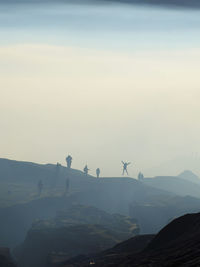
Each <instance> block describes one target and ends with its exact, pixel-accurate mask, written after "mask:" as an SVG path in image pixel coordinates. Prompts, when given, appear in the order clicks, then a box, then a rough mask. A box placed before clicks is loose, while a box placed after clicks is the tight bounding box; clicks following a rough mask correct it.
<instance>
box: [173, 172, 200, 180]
mask: <svg viewBox="0 0 200 267" xmlns="http://www.w3.org/2000/svg"><path fill="white" fill-rule="evenodd" d="M178 177H180V178H183V179H185V180H188V181H190V182H193V183H200V179H199V177H198V176H197V175H196V174H194V173H193V172H192V171H191V170H185V171H183V172H181V173H180V174H179V175H178Z"/></svg>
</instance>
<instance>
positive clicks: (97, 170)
mask: <svg viewBox="0 0 200 267" xmlns="http://www.w3.org/2000/svg"><path fill="white" fill-rule="evenodd" d="M100 172H101V171H100V169H99V168H97V169H96V175H97V178H99V175H100Z"/></svg>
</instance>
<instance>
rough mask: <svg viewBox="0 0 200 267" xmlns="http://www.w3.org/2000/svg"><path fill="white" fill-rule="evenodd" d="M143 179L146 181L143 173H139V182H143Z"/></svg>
mask: <svg viewBox="0 0 200 267" xmlns="http://www.w3.org/2000/svg"><path fill="white" fill-rule="evenodd" d="M143 179H144V175H143V174H142V173H141V172H139V174H138V180H140V181H142V180H143Z"/></svg>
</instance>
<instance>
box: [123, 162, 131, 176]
mask: <svg viewBox="0 0 200 267" xmlns="http://www.w3.org/2000/svg"><path fill="white" fill-rule="evenodd" d="M122 164H123V172H122V175H124V173H125V172H126V174H127V175H128V170H127V167H128V165H130V164H131V163H130V162H124V161H122Z"/></svg>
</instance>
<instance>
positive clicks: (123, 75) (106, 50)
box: [0, 8, 200, 177]
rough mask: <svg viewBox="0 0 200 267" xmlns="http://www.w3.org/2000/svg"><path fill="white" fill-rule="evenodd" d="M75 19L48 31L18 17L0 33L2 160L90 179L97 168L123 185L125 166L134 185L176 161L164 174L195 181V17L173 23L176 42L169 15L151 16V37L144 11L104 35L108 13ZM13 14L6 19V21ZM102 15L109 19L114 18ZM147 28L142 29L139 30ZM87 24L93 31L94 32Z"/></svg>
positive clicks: (198, 110) (199, 85) (198, 57)
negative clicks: (185, 174) (68, 160)
mask: <svg viewBox="0 0 200 267" xmlns="http://www.w3.org/2000/svg"><path fill="white" fill-rule="evenodd" d="M74 10H75V9H73V12H74ZM80 10H81V12H83V13H81V12H78V13H73V12H71V11H69V10H68V11H67V15H66V13H65V11H64V10H63V9H62V14H64V16H66V18H69V17H70V20H69V21H67V22H66V21H65V19H63V21H65V24H64V28H62V26H63V25H62V23H63V21H59V23H60V24H59V25H57V26H56V27H55V28H52V29H50V28H48V27H50V26H49V25H48V26H45V25H43V26H42V28H39V25H38V26H37V27H36V26H35V27H32V26H30V25H29V26H27V25H26V23H24V25H22V24H23V23H22V21H21V22H19V19H18V17H17V16H19V14H18V13H16V15H15V16H16V18H15V19H16V20H15V21H16V24H17V23H19V25H16V26H14V21H13V22H10V24H9V26H8V24H5V27H2V26H1V27H0V30H2V34H3V35H1V36H3V37H1V41H2V42H1V46H0V88H1V89H0V109H1V110H0V111H1V113H0V114H1V117H0V123H1V131H0V147H1V149H0V157H4V158H10V159H16V160H25V161H33V162H38V163H56V162H60V163H62V164H65V157H66V156H67V155H68V154H71V155H72V157H73V167H74V168H77V169H83V167H84V165H85V164H86V163H87V164H88V166H89V168H90V169H91V174H95V169H96V168H97V167H100V168H101V170H102V175H103V176H120V175H121V165H120V164H121V160H124V161H131V162H132V165H130V168H129V171H130V175H131V176H133V177H135V176H136V175H137V173H138V172H139V171H143V172H144V174H145V176H148V175H160V174H165V172H167V171H166V169H165V168H164V167H161V168H159V165H160V164H162V163H165V162H168V161H171V162H172V164H171V165H173V160H174V159H176V160H177V159H179V158H180V159H183V160H180V162H179V164H177V165H176V166H172V167H169V172H168V173H166V174H174V175H176V174H178V172H180V171H182V170H184V169H188V168H192V170H194V171H196V172H197V173H200V169H199V167H198V166H200V165H199V164H198V161H197V159H199V156H198V153H199V151H200V141H199V136H200V125H199V114H200V105H199V99H200V90H199V89H200V79H199V69H200V49H198V48H196V47H198V44H199V43H200V42H199V43H198V39H197V38H199V37H198V36H199V35H198V34H197V32H198V31H197V32H196V31H193V30H194V28H193V27H191V28H189V27H188V22H191V25H194V24H195V22H198V23H199V24H198V23H197V25H200V20H199V16H197V17H196V19H195V18H193V15H192V14H190V16H189V15H187V16H184V14H182V13H176V15H177V16H178V18H179V20H178V23H177V29H176V30H177V33H176V32H175V31H172V29H173V23H175V24H176V22H175V18H176V16H175V14H174V13H173V12H172V17H173V19H174V20H171V19H170V18H171V17H170V16H171V15H170V14H171V13H170V12H171V11H170V12H169V11H167V12H166V11H163V12H164V14H165V16H163V15H160V14H159V16H158V14H157V11H154V10H153V11H152V10H151V12H152V14H151V15H152V18H151V19H150V21H151V27H150V26H149V27H150V28H152V32H149V30H150V28H149V29H148V31H147V29H146V26H147V25H148V21H146V14H147V12H148V10H146V9H145V16H143V17H142V18H141V16H139V18H136V17H135V16H136V14H140V15H142V14H143V13H142V11H141V10H139V13H138V12H137V10H134V12H133V13H131V12H132V11H131V9H130V8H129V9H128V10H129V13H128V18H127V17H125V16H124V13H123V12H122V11H121V9H117V10H115V11H116V12H117V13H116V17H114V18H112V23H111V24H110V25H109V27H110V29H109V30H108V29H107V28H106V25H104V26H102V28H101V25H100V22H101V21H103V20H102V14H104V12H105V9H103V10H102V11H101V12H102V13H101V12H100V11H99V9H98V12H96V15H97V19H95V20H94V17H90V14H94V12H93V10H92V11H90V12H91V13H90V12H89V11H88V10H87V9H84V11H82V9H80ZM85 10H87V12H89V13H84V12H86V11H85ZM14 11H16V10H15V9H14V8H13V10H12V11H10V9H9V8H8V9H6V12H5V14H6V15H5V14H4V13H3V14H4V15H5V17H9V18H11V17H12V16H11V15H12V12H14ZM125 11H126V10H124V12H125ZM9 12H11V13H9ZM42 12H43V11H40V13H41V14H40V17H39V19H40V21H42V14H43V13H42ZM51 12H53V11H52V10H51ZM51 12H50V11H48V12H47V13H48V16H49V14H51ZM56 12H58V10H57V11H56ZM70 12H71V13H70ZM106 12H107V13H106V16H108V17H110V14H111V13H109V12H111V9H110V11H109V12H108V11H106ZM121 12H122V16H121V17H120V31H117V27H116V28H115V26H114V25H115V22H116V18H117V19H119V14H121ZM29 13H30V14H32V13H31V10H29ZM29 13H28V12H26V13H25V14H26V18H24V21H25V22H28V17H29ZM158 13H159V12H158ZM37 14H39V13H37ZM57 15H58V16H59V12H58V13H57ZM78 15H80V16H81V19H80V21H79V24H78V23H77V21H76V20H74V16H75V17H76V19H77V16H78ZM86 15H87V16H86ZM143 15H144V14H143ZM196 15H199V14H196ZM32 16H33V15H32ZM98 16H99V17H98ZM22 17H23V16H22ZM185 17H186V20H187V27H186V26H185V28H184V25H186V23H185V21H184V18H185ZM19 18H20V19H21V20H22V18H21V16H19ZM34 18H35V17H34V16H33V19H34ZM64 18H65V17H64ZM86 18H87V21H86ZM106 18H107V17H106ZM161 18H162V19H161ZM49 20H50V19H49ZM143 20H144V21H145V23H144V25H143V26H141V24H138V26H136V25H135V22H138V23H139V22H140V23H141V22H142V21H143ZM33 21H34V20H33ZM159 21H161V22H162V23H161V24H160V25H159V27H158V26H157V24H158V22H159ZM168 21H169V22H170V23H169V24H170V25H168ZM172 21H174V22H173V23H172ZM81 22H84V23H85V26H84V31H82V32H81V31H80V25H81ZM93 22H94V24H95V23H96V24H95V25H96V26H98V27H97V30H95V27H94V25H93V26H92V27H94V28H90V24H92V23H93ZM12 23H13V24H12ZM131 23H132V24H134V29H131V27H130V25H132V24H131ZM184 23H185V24H184ZM11 24H12V25H11ZM44 24H45V23H44ZM77 25H78V26H77ZM127 25H129V29H128V31H127V27H126V26H127ZM51 26H52V25H51ZM76 27H77V28H76ZM123 27H124V29H125V28H126V30H125V33H124V32H123ZM138 27H139V28H138ZM86 28H87V29H86ZM186 28H187V29H186ZM57 29H58V32H57ZM164 29H165V30H164ZM184 29H185V30H184ZM104 32H105V36H104ZM84 33H85V36H84ZM150 33H151V34H152V35H151V34H150ZM98 34H99V36H98ZM8 35H9V37H8ZM120 36H121V38H120ZM42 37H43V38H42ZM45 37H46V38H47V39H46V41H45ZM125 37H126V38H125ZM129 37H130V38H129ZM133 37H134V38H133ZM137 37H138V38H137ZM154 38H155V39H154ZM90 40H91V42H90ZM142 40H143V41H144V42H143V41H142ZM165 42H166V45H165ZM140 44H141V45H140ZM148 44H149V46H148ZM194 155H195V163H194ZM185 159H187V160H185ZM174 162H175V161H174ZM154 166H155V167H156V166H158V167H156V168H154ZM170 168H171V169H170Z"/></svg>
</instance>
